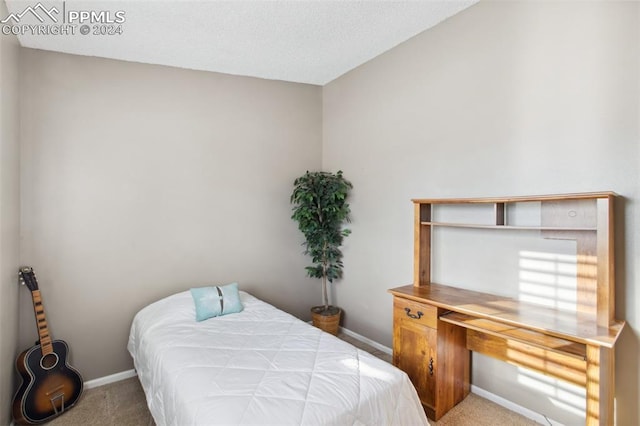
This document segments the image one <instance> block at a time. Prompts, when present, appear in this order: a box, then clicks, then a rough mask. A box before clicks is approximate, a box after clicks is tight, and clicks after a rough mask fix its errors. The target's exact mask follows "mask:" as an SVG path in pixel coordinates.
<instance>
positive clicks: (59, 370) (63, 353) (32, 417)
mask: <svg viewBox="0 0 640 426" xmlns="http://www.w3.org/2000/svg"><path fill="white" fill-rule="evenodd" d="M51 344H52V346H53V352H52V353H50V354H48V355H45V356H44V357H43V356H42V348H41V347H40V345H36V346H33V347H32V348H30V349H27V350H26V351H24V352H22V353H21V354H20V356H18V359H17V361H16V368H17V370H18V373H20V376H22V385H21V386H20V388H19V389H18V392H17V393H16V396H15V398H14V400H13V417H14V419H15V420H16V423H18V424H37V423H42V422H46V421H49V420H52V419H53V418H54V417H56V416H58V415H60V414H62V413H63V412H64V411H65V410H67V409H69V408H71V407H72V406H73V405H74V404H75V403H76V401H78V398H80V395H81V394H82V387H83V383H82V377H81V376H80V374H79V373H78V371H76V370H75V369H74V368H73V367H71V366H70V365H69V364H68V363H67V355H68V353H69V347H68V346H67V343H66V342H65V341H64V340H54V341H53V342H51Z"/></svg>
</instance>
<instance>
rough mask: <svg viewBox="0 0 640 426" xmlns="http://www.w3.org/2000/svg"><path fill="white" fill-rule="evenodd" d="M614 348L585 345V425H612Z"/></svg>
mask: <svg viewBox="0 0 640 426" xmlns="http://www.w3.org/2000/svg"><path fill="white" fill-rule="evenodd" d="M614 360H615V356H614V350H613V348H605V347H602V346H592V345H587V422H586V423H587V426H596V425H600V426H603V425H607V426H612V425H613V420H614V419H613V398H614V395H615V368H614Z"/></svg>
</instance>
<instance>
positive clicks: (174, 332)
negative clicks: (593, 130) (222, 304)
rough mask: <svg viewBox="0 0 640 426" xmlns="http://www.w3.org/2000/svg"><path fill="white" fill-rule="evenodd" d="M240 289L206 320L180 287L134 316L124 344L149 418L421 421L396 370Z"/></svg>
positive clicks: (169, 421) (181, 423)
mask: <svg viewBox="0 0 640 426" xmlns="http://www.w3.org/2000/svg"><path fill="white" fill-rule="evenodd" d="M239 295H240V300H241V302H242V304H243V306H244V310H243V311H242V312H240V313H235V314H229V315H223V316H218V317H215V318H211V319H208V320H206V321H200V322H197V321H196V320H195V308H194V301H193V298H192V297H191V294H190V293H189V291H185V292H182V293H178V294H174V295H172V296H169V297H167V298H165V299H162V300H160V301H158V302H155V303H153V304H151V305H149V306H147V307H145V308H143V309H142V310H141V311H140V312H138V313H137V314H136V316H135V318H134V320H133V323H132V326H131V332H130V335H129V342H128V345H127V348H128V350H129V352H130V354H131V356H132V357H133V361H134V366H135V369H136V371H137V374H138V378H139V380H140V383H141V384H142V387H143V389H144V392H145V395H146V399H147V404H148V406H149V410H150V411H151V414H152V416H153V418H154V420H155V422H156V424H157V425H158V426H163V425H177V426H186V425H240V424H245V425H249V424H272V425H412V426H413V425H426V424H428V421H427V418H426V416H425V413H424V410H423V408H422V406H421V404H420V401H419V399H418V396H417V394H416V391H415V389H414V387H413V385H412V384H411V382H410V381H409V378H408V376H407V375H406V374H405V373H404V372H403V371H401V370H399V369H397V368H395V367H394V366H392V365H391V364H388V363H386V362H384V361H383V360H380V359H378V358H376V357H374V356H373V355H371V354H369V353H367V352H365V351H362V350H360V349H357V348H356V347H354V346H352V345H351V344H349V343H347V342H344V341H342V340H340V339H339V338H337V337H335V336H333V335H330V334H327V333H324V332H322V331H320V330H319V329H317V328H315V327H313V326H311V325H309V324H307V323H305V322H303V321H300V320H299V319H297V318H295V317H293V316H292V315H289V314H287V313H285V312H283V311H281V310H278V309H277V308H275V307H273V306H271V305H269V304H267V303H265V302H263V301H261V300H259V299H258V298H256V297H254V296H252V295H250V294H248V293H246V292H242V291H241V292H240V293H239Z"/></svg>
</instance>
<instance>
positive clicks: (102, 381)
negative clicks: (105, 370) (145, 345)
mask: <svg viewBox="0 0 640 426" xmlns="http://www.w3.org/2000/svg"><path fill="white" fill-rule="evenodd" d="M135 376H136V370H134V369H131V370H127V371H121V372H120V373H115V374H111V375H109V376H104V377H98V378H97V379H93V380H87V381H86V382H84V388H85V389H92V388H97V387H98V386H104V385H108V384H109V383H114V382H119V381H120V380H124V379H128V378H129V377H135Z"/></svg>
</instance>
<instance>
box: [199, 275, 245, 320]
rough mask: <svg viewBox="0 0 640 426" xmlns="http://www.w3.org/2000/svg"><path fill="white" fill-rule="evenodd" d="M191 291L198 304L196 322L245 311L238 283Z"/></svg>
mask: <svg viewBox="0 0 640 426" xmlns="http://www.w3.org/2000/svg"><path fill="white" fill-rule="evenodd" d="M190 291H191V296H192V297H193V301H194V302H195V304H196V321H204V320H206V319H209V318H213V317H218V316H220V315H227V314H234V313H236V312H241V311H242V310H243V309H244V306H242V302H241V301H240V294H239V293H238V283H231V284H227V285H223V286H214V287H199V288H192V289H190Z"/></svg>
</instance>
